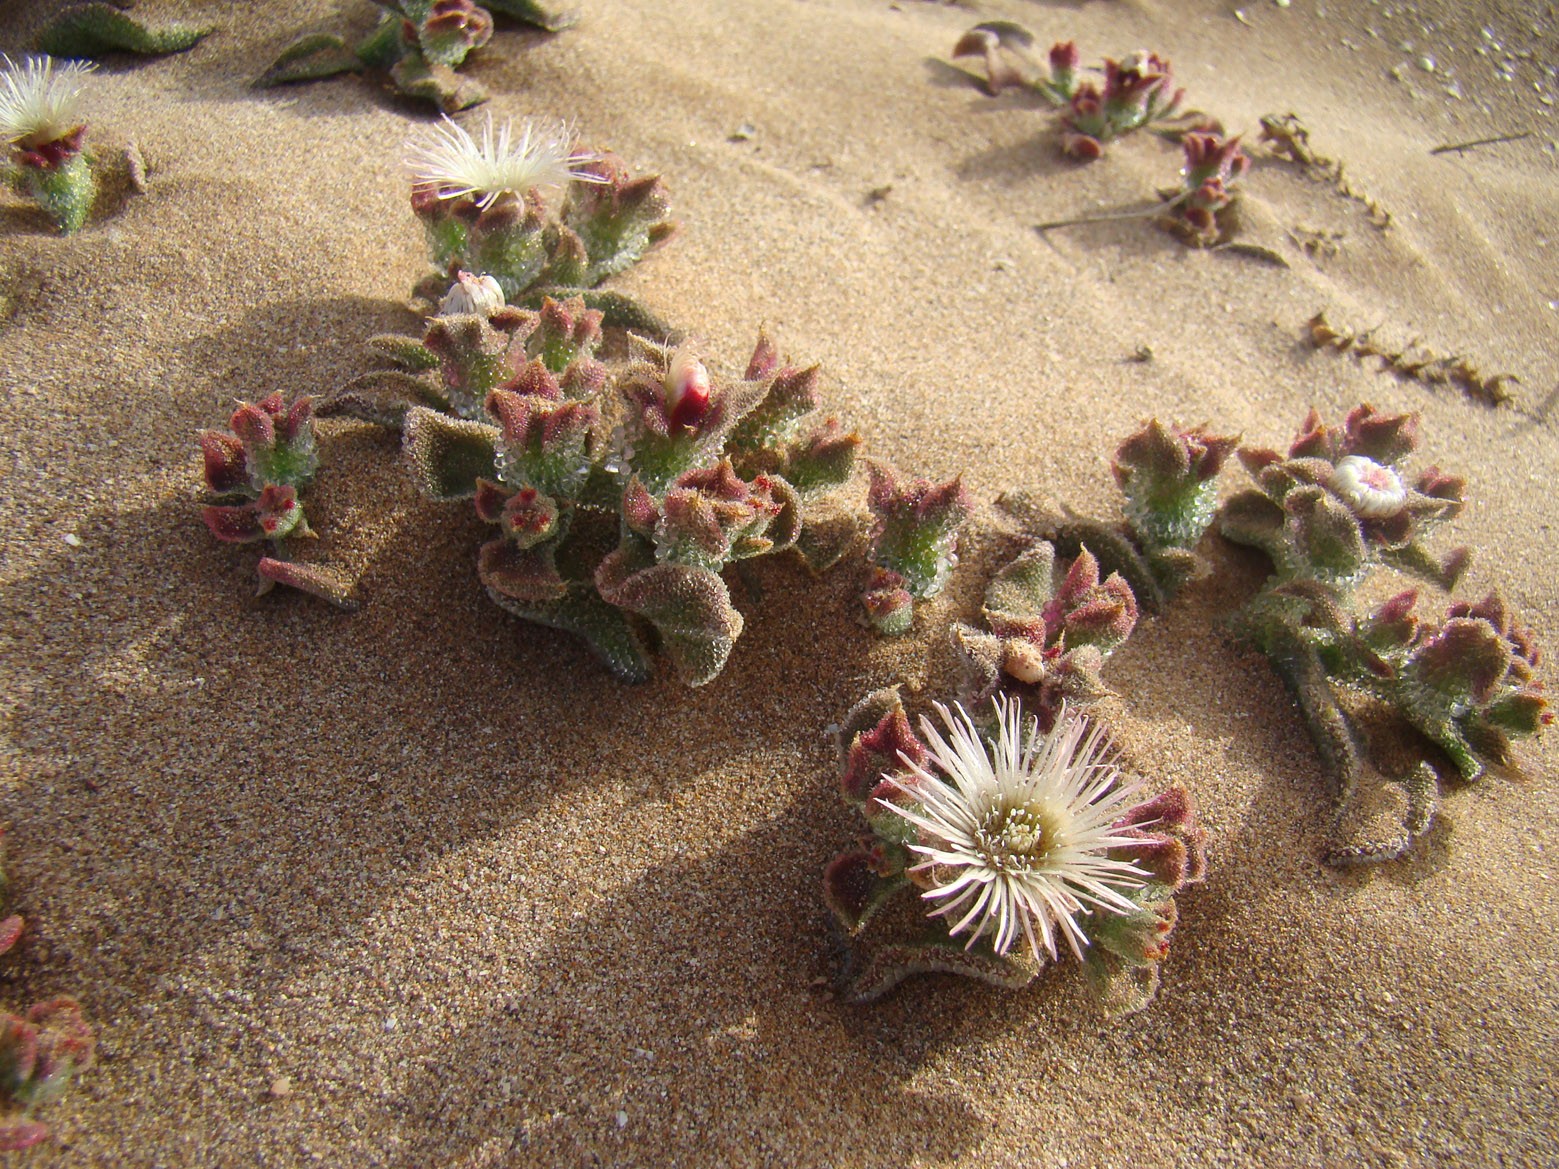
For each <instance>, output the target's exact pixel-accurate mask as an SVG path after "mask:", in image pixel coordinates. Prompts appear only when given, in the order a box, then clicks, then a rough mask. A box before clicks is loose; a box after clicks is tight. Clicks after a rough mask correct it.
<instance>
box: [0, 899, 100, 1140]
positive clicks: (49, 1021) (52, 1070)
mask: <svg viewBox="0 0 1559 1169" xmlns="http://www.w3.org/2000/svg"><path fill="white" fill-rule="evenodd" d="M8 900H9V898H8V897H7V882H6V877H5V873H4V871H3V870H0V913H3V912H4V910H5V909H6V908H9V906H8V905H7V904H6V902H7V901H8ZM23 924H24V923H23V921H22V918H21V916H20V915H18V914H11V915H10V916H8V917H5V918H4V920H0V954H4V953H6V952H7V951H8V950H10V949H11V948H12V947H13V946H15V945H16V943H17V941H18V939H20V937H21V934H22V928H23ZM95 1044H96V1040H95V1038H94V1036H93V1034H92V1028H91V1027H90V1026H88V1025H87V1023H86V1021H85V1020H84V1019H83V1018H82V1017H81V1008H80V1006H79V1005H78V1004H77V1003H76V1001H75V1000H74V999H68V998H58V999H52V1000H50V1001H48V1002H43V1003H38V1004H37V1005H35V1006H33V1007H32V1008H30V1009H29V1010H28V1011H26V1012H25V1013H24V1014H21V1015H16V1014H12V1013H11V1012H9V1011H3V1010H0V1106H4V1107H6V1108H9V1109H11V1110H12V1111H10V1112H9V1113H8V1114H0V1151H13V1150H18V1149H28V1148H31V1147H32V1146H33V1145H36V1144H38V1143H39V1142H41V1141H45V1140H47V1139H48V1136H49V1126H48V1125H46V1124H43V1123H42V1122H40V1121H37V1120H34V1119H33V1118H32V1111H33V1109H34V1108H36V1107H38V1106H39V1105H40V1104H47V1103H49V1102H51V1101H53V1100H56V1099H58V1098H59V1097H60V1096H61V1095H62V1094H63V1093H64V1091H65V1089H66V1088H68V1087H69V1086H70V1082H71V1080H72V1079H73V1078H74V1077H75V1076H76V1075H77V1074H78V1073H80V1072H83V1071H85V1070H86V1069H87V1068H89V1067H91V1066H92V1057H93V1049H94V1047H95Z"/></svg>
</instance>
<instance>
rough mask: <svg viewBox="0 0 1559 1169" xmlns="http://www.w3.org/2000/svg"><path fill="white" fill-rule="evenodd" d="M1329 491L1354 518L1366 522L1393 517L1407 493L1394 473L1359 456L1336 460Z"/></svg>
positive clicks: (1403, 502) (1388, 468)
mask: <svg viewBox="0 0 1559 1169" xmlns="http://www.w3.org/2000/svg"><path fill="white" fill-rule="evenodd" d="M1331 487H1332V490H1333V491H1335V492H1336V493H1337V494H1338V496H1339V497H1340V498H1341V499H1342V501H1343V502H1344V503H1346V504H1347V505H1348V506H1349V507H1351V508H1352V509H1353V511H1354V514H1355V515H1359V516H1363V517H1364V518H1366V519H1376V520H1378V519H1385V518H1386V517H1387V516H1394V515H1396V514H1397V512H1399V511H1401V510H1402V505H1403V504H1405V503H1406V502H1407V489H1406V488H1404V487H1403V486H1402V480H1401V479H1399V478H1397V473H1396V472H1395V471H1393V470H1392V469H1391V468H1390V467H1383V466H1381V465H1380V464H1379V463H1377V462H1376V461H1375V460H1374V459H1366V458H1365V457H1364V456H1363V455H1348V456H1347V457H1346V458H1342V459H1339V460H1337V468H1336V470H1334V471H1333V472H1332V482H1331Z"/></svg>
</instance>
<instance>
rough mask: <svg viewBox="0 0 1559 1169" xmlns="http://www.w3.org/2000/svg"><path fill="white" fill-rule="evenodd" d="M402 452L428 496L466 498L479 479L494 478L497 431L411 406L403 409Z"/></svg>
mask: <svg viewBox="0 0 1559 1169" xmlns="http://www.w3.org/2000/svg"><path fill="white" fill-rule="evenodd" d="M404 433H405V436H406V455H407V457H408V458H409V459H410V461H411V465H412V469H413V471H415V472H416V476H417V482H418V485H419V486H421V488H422V490H423V492H424V493H425V494H427V495H428V497H429V498H431V499H436V500H441V501H443V500H452V499H469V498H470V497H471V496H473V495H475V494H476V484H477V480H479V479H497V478H498V468H497V463H496V456H497V444H498V437H499V431H498V428H497V427H496V426H489V425H487V424H486V423H484V422H468V421H466V420H464V419H459V418H450V417H449V416H447V415H444V414H440V413H438V412H437V411H435V410H429V409H427V408H425V407H422V406H414V407H412V408H411V409H410V410H409V411H407V413H406V422H405V427H404Z"/></svg>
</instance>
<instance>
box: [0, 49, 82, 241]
mask: <svg viewBox="0 0 1559 1169" xmlns="http://www.w3.org/2000/svg"><path fill="white" fill-rule="evenodd" d="M0 65H3V67H0V139H3V140H4V143H5V150H6V155H5V162H4V166H5V170H6V172H7V177H8V178H9V180H10V182H11V183H12V185H13V186H15V188H16V189H17V190H18V191H19V192H21V193H22V194H23V195H25V196H27V197H28V198H30V199H32V200H33V201H34V202H35V203H37V204H38V206H39V207H41V208H42V209H43V211H44V213H45V214H46V215H47V216H48V217H49V218H50V219H51V220H53V222H54V225H55V226H56V227H57V228H59V230H60V231H62V232H66V233H69V232H73V231H79V230H80V229H81V226H82V224H84V223H85V222H86V220H87V214H88V212H90V211H91V209H92V201H93V199H94V198H95V197H96V195H97V181H96V179H94V178H93V175H92V166H91V163H90V161H89V160H88V158H87V155H86V152H85V150H84V146H85V141H86V133H87V126H86V123H85V122H84V121H83V120H82V118H81V116H80V113H79V111H78V109H77V107H78V105H79V101H80V97H81V91H82V83H83V79H84V78H85V77H86V75H87V74H88V73H90V72H91V71H92V70H93V69H95V68H96V66H95V65H93V64H91V63H90V62H86V63H83V62H79V61H70V62H66V63H65V64H59V63H58V62H56V61H54V60H53V59H52V58H50V57H26V58H24V59H23V60H21V61H12V60H11V58H9V57H5V56H0Z"/></svg>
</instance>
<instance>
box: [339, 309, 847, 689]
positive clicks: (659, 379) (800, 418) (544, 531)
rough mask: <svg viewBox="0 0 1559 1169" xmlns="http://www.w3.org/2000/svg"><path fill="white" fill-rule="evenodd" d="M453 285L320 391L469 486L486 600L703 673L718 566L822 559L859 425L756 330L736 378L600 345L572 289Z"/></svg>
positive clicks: (833, 534)
mask: <svg viewBox="0 0 1559 1169" xmlns="http://www.w3.org/2000/svg"><path fill="white" fill-rule="evenodd" d="M470 283H471V282H470V281H469V280H466V279H462V281H461V282H460V287H461V288H466V287H467V285H469V284H470ZM468 299H469V300H470V302H471V303H470V305H469V307H470V308H471V309H472V310H473V311H471V312H467V313H460V312H449V313H445V314H443V315H440V316H438V317H436V318H434V319H433V320H432V321H431V322H429V325H428V329H427V332H426V334H425V335H424V338H423V340H422V341H421V342H418V341H416V340H414V339H412V338H379V339H377V340H376V341H375V343H374V348H375V349H376V351H377V352H379V353H380V354H382V355H385V356H387V357H390V358H391V359H392V360H393V361H395V362H396V364H398V365H399V366H400V368H399V369H397V370H382V371H378V372H376V373H373V374H369V375H366V376H365V377H363V378H359V379H357V380H356V381H355V382H353V383H352V384H351V385H348V386H346V387H343V389H342V390H341V391H340V392H338V393H337V394H335V395H332V396H331V398H330V399H329V400H328V401H327V402H326V403H324V405H323V411H324V412H326V413H340V414H350V415H352V416H355V417H359V418H365V419H368V420H370V421H374V422H378V423H381V424H383V425H388V426H393V427H397V428H399V429H400V430H401V431H402V432H403V434H404V436H405V445H406V450H407V454H408V457H409V460H410V462H411V464H412V467H413V469H414V471H415V473H416V476H417V479H418V482H419V484H420V485H421V487H422V489H423V490H424V491H425V492H426V493H427V494H428V495H429V496H431V497H432V498H434V499H439V500H458V499H470V500H472V502H473V503H474V505H475V508H476V512H477V515H478V516H480V517H481V518H482V519H483V520H485V521H486V522H488V523H489V524H492V525H494V527H495V529H496V531H495V533H494V535H493V538H492V539H490V540H488V541H487V542H486V543H485V544H483V545H482V547H481V548H480V550H479V551H478V554H477V572H478V576H479V577H480V579H481V581H482V583H483V585H484V586H485V587H486V588H487V591H488V594H489V595H490V596H491V597H492V598H493V600H494V601H495V602H496V603H497V604H499V605H500V606H502V607H503V608H504V609H506V610H507V611H509V612H510V613H513V614H515V615H516V616H519V617H522V618H525V619H527V620H530V621H534V622H537V623H538V624H542V625H549V626H553V627H555V628H558V629H562V630H565V631H568V632H571V633H574V634H576V635H578V636H579V637H581V638H583V639H584V640H585V641H586V642H587V643H588V644H589V645H590V647H591V649H592V650H593V651H594V652H595V653H596V655H597V656H598V657H599V658H600V659H601V660H602V661H603V662H605V663H606V665H607V666H608V667H609V668H610V669H611V670H612V672H613V673H615V674H616V675H617V676H618V677H620V678H622V679H623V680H625V681H643V680H645V679H647V678H649V677H650V676H651V673H652V668H653V666H652V663H653V657H652V655H653V651H654V650H655V649H656V648H657V647H658V648H659V649H660V650H661V651H662V652H664V653H665V654H666V655H667V656H668V657H669V658H670V659H671V662H672V664H673V666H674V668H675V669H676V671H677V673H678V675H679V676H680V677H681V678H682V680H683V681H685V682H686V683H687V684H689V685H693V686H697V685H702V684H704V683H706V682H709V681H711V680H712V679H713V678H715V677H716V676H717V675H718V674H719V673H720V671H721V669H722V668H723V667H724V666H725V662H726V659H727V657H728V656H729V654H730V652H731V649H732V647H733V645H734V644H735V642H736V639H737V637H739V636H740V634H741V631H742V626H743V620H742V616H741V614H740V613H739V612H738V611H737V610H736V608H735V606H734V604H733V603H732V599H731V594H730V590H729V588H728V587H727V585H726V582H725V579H724V577H723V576H722V573H723V572H724V570H725V569H726V568H727V567H728V566H729V565H731V564H733V563H735V562H736V561H741V560H747V559H751V558H753V557H758V556H766V555H770V554H773V553H777V552H782V551H785V550H786V549H790V548H795V549H796V550H797V551H798V552H799V553H800V554H801V555H802V557H803V559H804V560H806V561H807V562H808V563H809V564H810V565H811V566H813V567H814V568H822V567H826V566H827V565H828V564H829V563H831V562H832V561H833V560H836V559H837V558H838V556H839V555H841V554H842V552H843V551H844V548H845V547H846V546H847V544H848V541H849V539H850V537H852V536H853V534H854V529H853V525H849V524H845V525H840V524H839V523H838V518H837V514H833V515H831V514H830V511H829V502H830V501H829V499H828V495H829V492H830V490H831V489H832V488H834V487H837V486H838V485H840V484H841V483H843V482H844V481H845V480H846V479H848V478H849V476H850V473H851V469H852V466H853V463H854V452H855V447H856V446H857V445H858V444H859V441H860V440H859V439H858V438H857V437H856V436H855V435H853V434H846V433H844V431H843V430H842V428H840V426H839V424H838V423H837V422H836V421H835V420H833V419H827V420H825V421H823V422H822V423H821V424H820V423H818V422H817V421H816V418H815V415H816V412H817V409H818V406H819V399H818V394H817V381H818V371H817V369H816V368H815V367H811V368H807V369H797V368H795V367H792V366H788V365H785V364H783V363H782V362H781V361H780V360H779V355H778V353H777V352H776V351H775V349H774V346H773V344H772V343H771V342H770V341H769V339H768V338H767V336H762V335H760V337H759V339H758V344H757V346H756V348H755V349H754V351H753V355H752V357H751V359H750V360H749V361H748V363H747V367H746V370H745V372H744V373H743V375H742V376H741V377H738V378H727V377H722V376H721V375H720V374H718V373H717V372H716V371H714V370H712V369H711V368H710V366H709V365H708V364H707V363H706V362H705V360H704V359H703V357H702V356H701V355H700V354H699V353H698V351H697V350H696V349H695V348H694V347H693V346H691V345H683V346H679V347H677V348H674V349H673V348H671V347H668V346H662V345H658V344H656V343H654V342H651V341H648V340H645V339H643V338H639V337H635V336H633V335H631V334H630V335H629V337H628V341H629V344H630V346H631V347H632V349H633V350H634V355H633V357H632V358H631V359H629V360H621V359H618V360H614V361H612V362H604V361H602V360H600V359H599V358H598V357H597V351H598V349H599V347H600V345H601V341H602V327H603V323H604V319H603V314H602V313H601V312H600V311H598V310H596V309H592V308H588V307H587V306H586V304H585V301H584V299H583V298H582V297H580V296H577V295H576V296H573V297H570V298H568V299H566V300H562V301H559V300H554V299H552V298H551V297H549V296H543V297H542V299H541V302H540V306H539V307H538V308H536V309H523V308H515V307H513V306H510V305H504V304H502V302H501V299H500V298H496V297H478V296H477V295H476V294H475V293H470V294H469V295H468ZM494 301H497V303H493V302H494ZM452 307H455V308H458V307H461V306H460V305H454V306H452ZM841 528H842V529H843V530H842V531H841Z"/></svg>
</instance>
